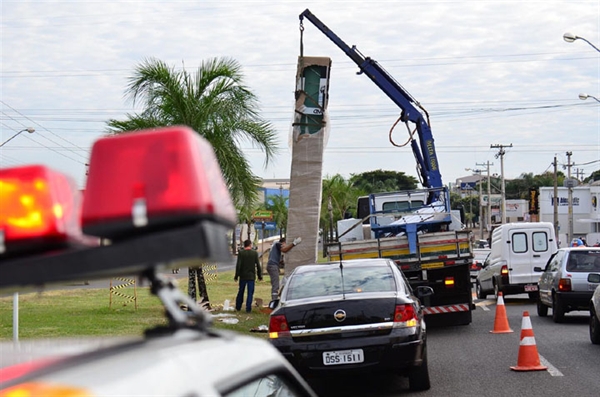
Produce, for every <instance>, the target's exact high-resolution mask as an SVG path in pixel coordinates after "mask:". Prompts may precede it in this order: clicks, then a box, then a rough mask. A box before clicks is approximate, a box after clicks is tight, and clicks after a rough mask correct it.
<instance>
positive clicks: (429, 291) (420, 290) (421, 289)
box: [415, 285, 434, 299]
mask: <svg viewBox="0 0 600 397" xmlns="http://www.w3.org/2000/svg"><path fill="white" fill-rule="evenodd" d="M415 294H416V295H417V298H419V299H421V298H426V297H428V296H431V295H433V294H434V292H433V288H431V287H427V286H425V285H419V286H418V287H417V289H416V290H415Z"/></svg>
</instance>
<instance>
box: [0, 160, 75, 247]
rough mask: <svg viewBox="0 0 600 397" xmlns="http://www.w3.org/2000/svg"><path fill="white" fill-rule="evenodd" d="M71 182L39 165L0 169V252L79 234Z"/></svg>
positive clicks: (56, 242) (50, 243)
mask: <svg viewBox="0 0 600 397" xmlns="http://www.w3.org/2000/svg"><path fill="white" fill-rule="evenodd" d="M80 205H81V195H80V192H79V190H78V189H77V185H76V183H75V181H74V180H73V179H72V178H70V177H68V176H67V175H65V174H62V173H60V172H57V171H54V170H52V169H50V168H48V167H45V166H42V165H29V166H23V167H15V168H4V169H0V209H1V210H0V255H1V254H5V253H11V252H13V251H19V250H21V249H27V250H29V251H31V250H36V249H39V248H48V247H55V246H57V245H64V244H65V243H67V242H68V241H70V240H73V239H80V238H81V236H82V233H81V227H80V223H79V216H80V213H81V211H80V210H81V207H80Z"/></svg>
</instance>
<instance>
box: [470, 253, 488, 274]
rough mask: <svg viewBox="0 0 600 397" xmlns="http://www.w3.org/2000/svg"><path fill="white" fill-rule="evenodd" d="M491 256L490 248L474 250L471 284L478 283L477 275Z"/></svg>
mask: <svg viewBox="0 0 600 397" xmlns="http://www.w3.org/2000/svg"><path fill="white" fill-rule="evenodd" d="M489 254H490V249H489V248H475V249H474V250H473V263H472V264H471V269H470V270H471V282H472V283H475V282H476V281H477V275H478V274H479V271H480V270H481V268H483V264H484V263H485V260H486V259H487V257H488V255H489Z"/></svg>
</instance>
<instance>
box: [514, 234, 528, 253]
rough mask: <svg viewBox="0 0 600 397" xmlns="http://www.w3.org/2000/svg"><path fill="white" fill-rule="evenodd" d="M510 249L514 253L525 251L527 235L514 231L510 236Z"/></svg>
mask: <svg viewBox="0 0 600 397" xmlns="http://www.w3.org/2000/svg"><path fill="white" fill-rule="evenodd" d="M511 243H512V250H513V252H514V253H517V254H522V253H524V252H527V235H526V234H525V233H515V234H513V235H512V236H511Z"/></svg>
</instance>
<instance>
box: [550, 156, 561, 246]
mask: <svg viewBox="0 0 600 397" xmlns="http://www.w3.org/2000/svg"><path fill="white" fill-rule="evenodd" d="M552 206H553V207H554V234H555V235H556V238H559V237H558V163H557V161H556V156H554V200H552ZM559 241H560V239H559Z"/></svg>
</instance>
